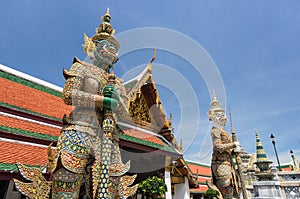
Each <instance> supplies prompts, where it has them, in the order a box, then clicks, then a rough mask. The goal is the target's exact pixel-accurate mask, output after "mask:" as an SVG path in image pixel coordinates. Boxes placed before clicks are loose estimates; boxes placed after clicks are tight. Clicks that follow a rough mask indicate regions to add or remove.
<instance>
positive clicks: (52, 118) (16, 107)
mask: <svg viewBox="0 0 300 199" xmlns="http://www.w3.org/2000/svg"><path fill="white" fill-rule="evenodd" d="M0 106H4V107H7V108H10V109H17V110H19V111H22V112H24V113H29V114H31V115H36V116H40V117H45V118H47V119H51V120H55V121H59V122H61V120H62V119H61V118H57V117H51V116H48V115H45V114H42V113H38V112H35V111H31V110H28V109H25V108H22V107H19V106H14V105H11V104H7V103H4V102H0Z"/></svg>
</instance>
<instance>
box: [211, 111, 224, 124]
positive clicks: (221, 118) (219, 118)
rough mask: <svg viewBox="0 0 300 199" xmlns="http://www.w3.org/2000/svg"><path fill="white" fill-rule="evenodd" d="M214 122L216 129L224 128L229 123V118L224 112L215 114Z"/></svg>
mask: <svg viewBox="0 0 300 199" xmlns="http://www.w3.org/2000/svg"><path fill="white" fill-rule="evenodd" d="M212 122H213V123H214V126H216V127H224V126H225V124H226V122H227V117H226V115H225V113H224V112H215V113H214V118H213V120H212Z"/></svg>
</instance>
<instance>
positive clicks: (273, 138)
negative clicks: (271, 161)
mask: <svg viewBox="0 0 300 199" xmlns="http://www.w3.org/2000/svg"><path fill="white" fill-rule="evenodd" d="M270 138H271V140H272V144H273V147H274V151H275V155H276V159H277V163H278V167H279V171H282V169H281V166H280V162H279V158H278V154H277V150H276V145H275V136H274V135H273V134H271V136H270Z"/></svg>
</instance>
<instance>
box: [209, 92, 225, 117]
mask: <svg viewBox="0 0 300 199" xmlns="http://www.w3.org/2000/svg"><path fill="white" fill-rule="evenodd" d="M211 98H212V100H211V102H210V106H211V107H212V108H210V109H209V112H208V118H209V120H212V118H213V117H214V116H213V115H214V113H215V112H225V111H224V109H222V108H221V107H220V105H221V103H220V102H219V100H218V99H217V97H216V94H215V92H214V91H213V93H212V97H211Z"/></svg>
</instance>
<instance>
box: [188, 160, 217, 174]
mask: <svg viewBox="0 0 300 199" xmlns="http://www.w3.org/2000/svg"><path fill="white" fill-rule="evenodd" d="M188 166H189V168H190V169H191V171H192V173H193V174H197V171H198V175H204V176H211V169H210V167H207V166H204V165H200V164H193V163H190V162H189V163H188Z"/></svg>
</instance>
